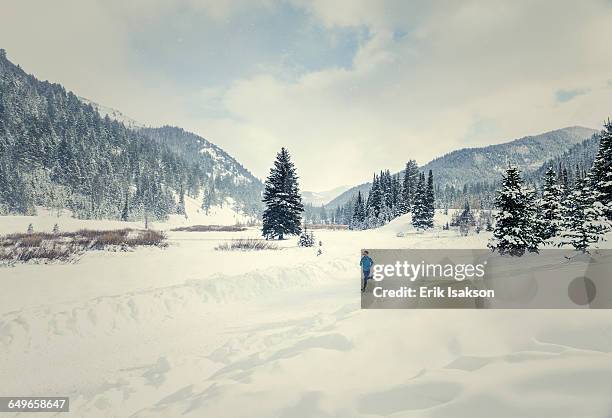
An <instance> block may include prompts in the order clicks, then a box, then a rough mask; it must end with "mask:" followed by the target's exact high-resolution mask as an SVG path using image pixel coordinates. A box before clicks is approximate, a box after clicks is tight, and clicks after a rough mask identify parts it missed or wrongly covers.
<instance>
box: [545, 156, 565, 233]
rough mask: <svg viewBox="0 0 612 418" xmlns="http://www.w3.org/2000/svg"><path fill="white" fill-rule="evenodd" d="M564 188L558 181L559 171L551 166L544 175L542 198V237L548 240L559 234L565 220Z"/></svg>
mask: <svg viewBox="0 0 612 418" xmlns="http://www.w3.org/2000/svg"><path fill="white" fill-rule="evenodd" d="M562 199H563V188H562V187H561V186H560V185H559V184H558V183H557V173H556V172H555V170H554V169H553V168H552V166H551V167H549V169H548V171H547V172H546V175H545V177H544V186H543V189H542V199H541V200H540V205H539V212H540V216H539V218H540V221H541V228H540V237H541V238H542V239H543V240H544V241H547V240H549V239H551V238H553V237H556V236H557V235H558V234H559V231H560V229H561V224H562V221H563V204H562Z"/></svg>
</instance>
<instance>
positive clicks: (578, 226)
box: [489, 121, 612, 256]
mask: <svg viewBox="0 0 612 418" xmlns="http://www.w3.org/2000/svg"><path fill="white" fill-rule="evenodd" d="M542 183H543V184H542V191H541V193H538V192H537V191H536V190H535V189H533V188H528V187H526V186H525V182H524V180H523V179H522V177H521V173H520V171H519V170H518V169H517V168H516V167H509V168H508V170H507V171H506V174H505V176H504V178H503V183H502V187H501V189H500V190H499V191H498V194H497V197H496V200H495V203H496V207H497V209H498V210H499V212H498V213H497V215H496V221H497V222H496V225H495V230H494V232H493V238H492V240H491V242H490V243H489V247H490V248H492V249H493V250H496V251H498V252H499V253H501V254H509V255H514V256H520V255H523V254H524V253H525V252H537V251H538V250H539V248H540V247H541V246H543V245H547V244H556V245H558V246H572V247H574V248H575V249H576V250H577V251H581V252H587V251H588V249H589V248H590V247H592V246H593V245H594V244H596V243H597V242H599V241H601V240H603V238H604V235H605V234H606V233H607V232H609V231H610V230H611V226H612V123H611V122H610V121H608V122H607V123H605V124H604V128H603V130H602V132H601V133H600V135H599V149H598V152H597V154H596V156H595V157H594V162H593V165H592V166H591V167H590V169H589V170H584V169H582V168H581V167H579V166H578V167H576V169H575V172H574V176H573V181H570V180H569V175H568V170H567V169H566V168H564V167H563V165H559V166H557V167H553V166H550V167H549V168H548V170H547V171H546V173H545V176H544V179H543V181H542Z"/></svg>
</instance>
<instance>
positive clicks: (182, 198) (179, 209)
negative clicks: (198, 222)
mask: <svg viewBox="0 0 612 418" xmlns="http://www.w3.org/2000/svg"><path fill="white" fill-rule="evenodd" d="M176 213H177V214H179V215H184V216H185V218H186V217H187V213H186V212H185V190H184V189H183V183H181V187H180V190H179V201H178V204H177V205H176Z"/></svg>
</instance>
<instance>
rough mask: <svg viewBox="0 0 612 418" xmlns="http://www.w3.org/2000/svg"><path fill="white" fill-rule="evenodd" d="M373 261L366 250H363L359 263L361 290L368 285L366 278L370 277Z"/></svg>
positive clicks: (363, 290)
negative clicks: (361, 272) (361, 274)
mask: <svg viewBox="0 0 612 418" xmlns="http://www.w3.org/2000/svg"><path fill="white" fill-rule="evenodd" d="M373 264H374V261H372V259H371V258H370V256H369V253H368V252H367V251H366V250H363V253H362V254H361V261H360V262H359V265H360V266H361V271H363V287H362V288H361V291H362V292H365V290H366V286H367V285H368V279H369V278H370V270H371V269H372V265H373Z"/></svg>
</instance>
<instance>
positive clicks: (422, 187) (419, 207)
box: [412, 174, 429, 229]
mask: <svg viewBox="0 0 612 418" xmlns="http://www.w3.org/2000/svg"><path fill="white" fill-rule="evenodd" d="M428 214H429V209H428V199H427V186H426V184H425V175H424V174H420V175H419V181H418V183H417V185H416V189H415V192H414V200H413V206H412V226H414V227H415V228H417V229H426V228H428V225H429V221H428V216H429V215H428Z"/></svg>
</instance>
